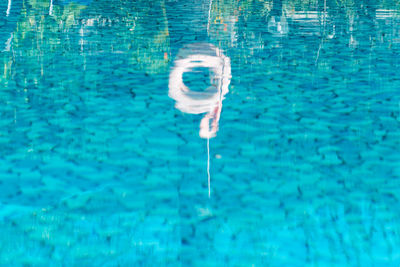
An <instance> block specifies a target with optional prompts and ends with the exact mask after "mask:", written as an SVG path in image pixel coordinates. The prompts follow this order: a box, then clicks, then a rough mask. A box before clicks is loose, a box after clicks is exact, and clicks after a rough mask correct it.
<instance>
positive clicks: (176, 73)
mask: <svg viewBox="0 0 400 267" xmlns="http://www.w3.org/2000/svg"><path fill="white" fill-rule="evenodd" d="M194 68H209V69H210V70H211V73H212V74H211V75H210V77H211V79H210V80H211V85H210V86H209V87H208V88H206V90H204V91H202V92H197V91H191V90H190V88H188V87H187V86H186V85H185V84H184V83H183V74H184V73H186V72H192V71H193V69H194ZM230 82H231V62H230V59H229V58H228V57H226V56H225V55H224V54H223V53H222V52H221V50H220V49H218V48H217V47H215V46H213V45H212V44H207V43H197V44H190V45H187V46H186V47H184V48H182V49H181V50H180V51H179V53H178V55H177V59H176V60H175V65H174V67H173V69H172V71H171V73H170V75H169V93H168V95H169V97H171V98H172V99H174V100H175V101H176V104H175V107H176V108H177V109H179V110H180V111H182V112H185V113H190V114H201V113H206V115H204V117H203V118H202V119H201V121H200V131H199V135H200V137H201V138H207V156H208V157H207V176H208V197H210V196H211V175H210V138H213V137H215V136H216V134H217V131H218V123H219V118H220V115H221V110H222V100H224V96H225V95H226V94H227V93H228V91H229V89H228V87H229V84H230ZM210 124H211V129H210Z"/></svg>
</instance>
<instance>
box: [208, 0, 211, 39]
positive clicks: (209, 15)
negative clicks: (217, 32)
mask: <svg viewBox="0 0 400 267" xmlns="http://www.w3.org/2000/svg"><path fill="white" fill-rule="evenodd" d="M211 7H212V0H210V7H209V8H208V22H207V33H208V31H209V29H210V17H211Z"/></svg>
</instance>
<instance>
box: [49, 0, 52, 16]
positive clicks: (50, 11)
mask: <svg viewBox="0 0 400 267" xmlns="http://www.w3.org/2000/svg"><path fill="white" fill-rule="evenodd" d="M49 15H50V16H51V15H53V0H50V10H49Z"/></svg>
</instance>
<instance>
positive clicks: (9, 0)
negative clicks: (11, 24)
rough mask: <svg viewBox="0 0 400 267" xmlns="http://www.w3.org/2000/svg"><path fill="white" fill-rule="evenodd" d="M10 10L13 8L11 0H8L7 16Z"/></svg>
mask: <svg viewBox="0 0 400 267" xmlns="http://www.w3.org/2000/svg"><path fill="white" fill-rule="evenodd" d="M10 10H11V0H8V5H7V11H6V17H8V15H10Z"/></svg>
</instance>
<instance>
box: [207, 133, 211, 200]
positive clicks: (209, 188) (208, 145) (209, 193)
mask: <svg viewBox="0 0 400 267" xmlns="http://www.w3.org/2000/svg"><path fill="white" fill-rule="evenodd" d="M207 175H208V198H211V175H210V138H209V137H207Z"/></svg>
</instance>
